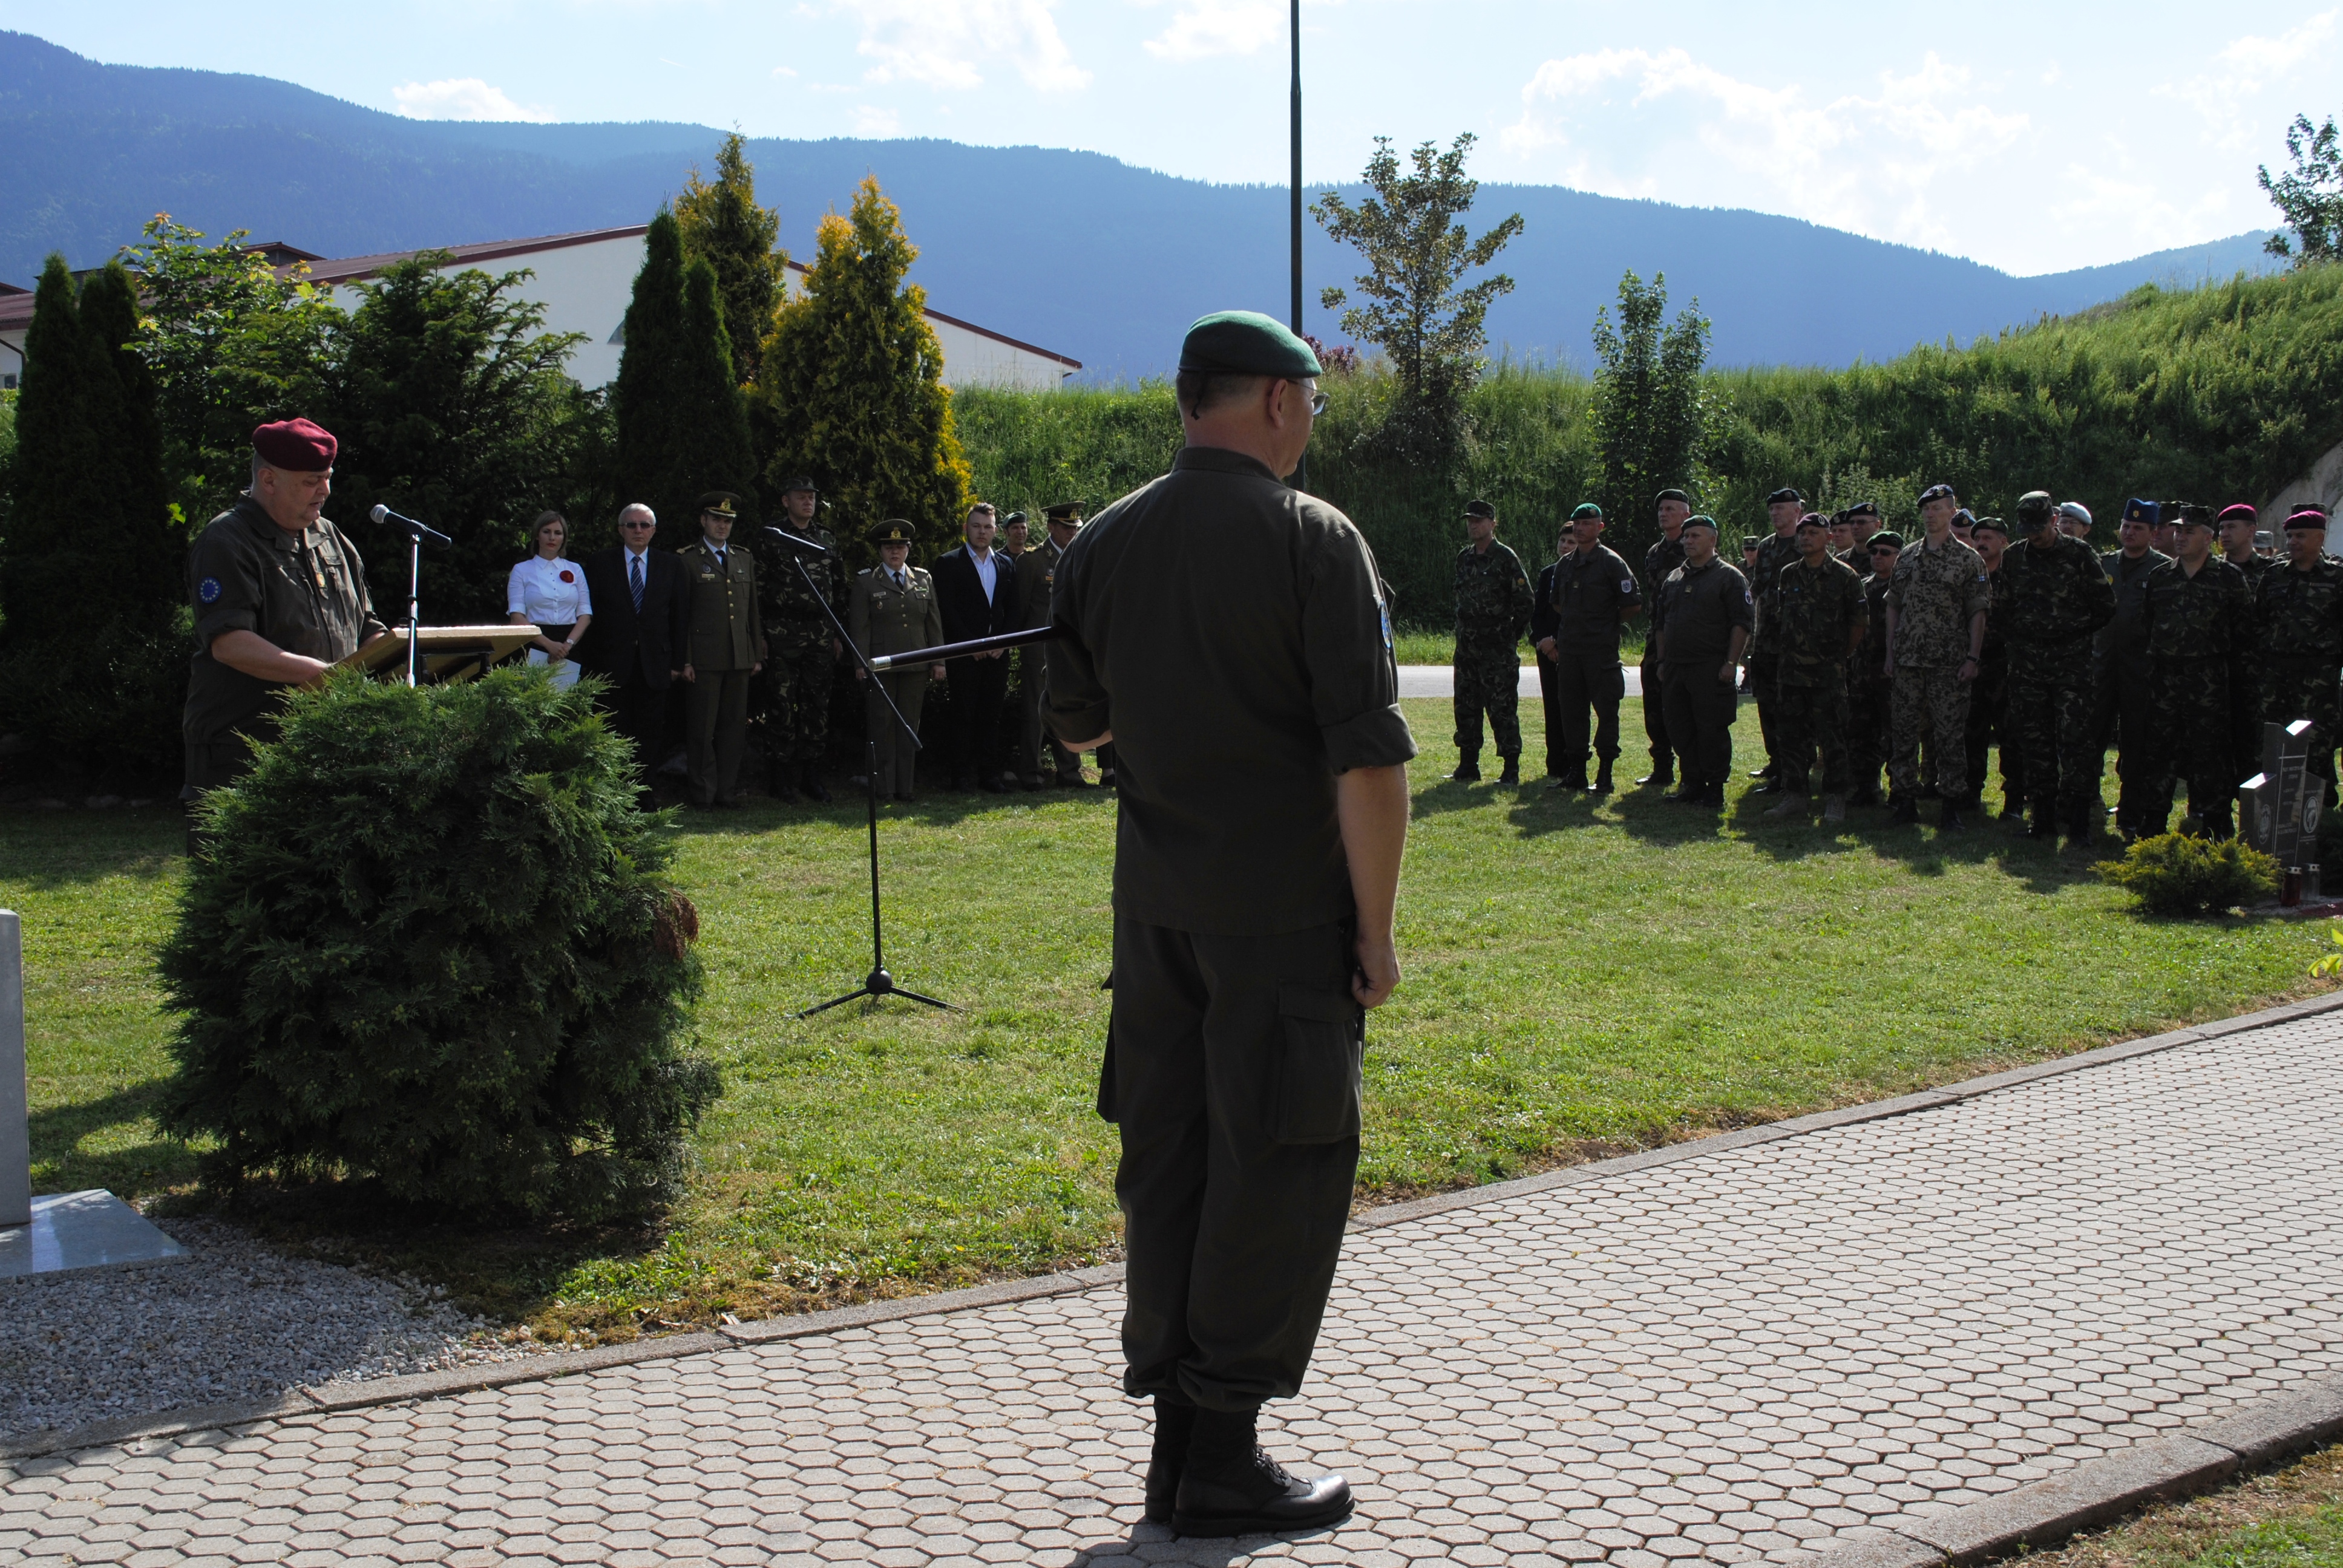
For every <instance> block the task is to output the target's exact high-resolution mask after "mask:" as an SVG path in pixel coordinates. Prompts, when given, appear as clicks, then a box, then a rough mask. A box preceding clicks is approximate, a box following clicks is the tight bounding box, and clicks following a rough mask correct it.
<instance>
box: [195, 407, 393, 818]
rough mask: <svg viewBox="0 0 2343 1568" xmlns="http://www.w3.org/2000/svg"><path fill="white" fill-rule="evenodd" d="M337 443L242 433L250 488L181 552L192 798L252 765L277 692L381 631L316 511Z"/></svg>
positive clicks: (314, 433)
mask: <svg viewBox="0 0 2343 1568" xmlns="http://www.w3.org/2000/svg"><path fill="white" fill-rule="evenodd" d="M339 450H340V443H338V442H337V441H336V440H335V439H334V437H333V433H332V432H331V431H328V430H327V429H325V428H324V427H320V426H317V425H313V424H311V423H310V422H309V421H308V420H307V419H287V420H282V421H279V422H277V423H276V424H272V425H263V426H261V427H259V428H258V429H256V430H255V431H254V432H253V433H252V484H251V487H250V488H248V489H246V491H245V492H244V495H243V496H242V497H241V498H239V499H238V500H237V501H236V505H235V506H233V507H230V508H228V509H227V510H226V511H225V512H222V513H221V514H220V515H219V516H218V517H216V518H213V519H212V520H211V521H210V522H209V523H207V524H206V525H205V526H204V531H203V533H202V534H201V535H200V536H198V537H197V538H196V548H194V549H193V550H191V551H189V552H188V555H187V590H188V593H187V597H188V598H189V600H190V601H191V603H192V606H193V608H194V610H195V615H196V657H195V661H194V663H193V665H192V666H191V667H190V668H189V669H188V672H187V702H186V709H184V710H183V713H182V717H181V719H180V737H181V739H182V740H183V742H184V743H185V745H186V753H187V762H186V789H183V790H182V791H181V792H180V796H179V798H180V799H183V800H186V801H191V802H192V801H193V800H194V799H196V797H198V796H200V795H201V794H203V792H204V791H205V790H206V789H216V788H217V787H219V786H220V785H223V784H233V783H234V782H236V779H240V778H242V777H243V776H244V773H245V770H246V769H249V768H250V767H251V766H252V742H253V741H254V740H256V739H265V738H266V736H267V735H269V734H270V733H271V732H272V731H274V729H276V725H277V719H276V713H275V703H276V699H277V693H279V692H281V691H283V690H284V689H286V688H287V687H307V686H314V685H316V684H317V681H318V680H319V679H320V678H322V677H323V676H324V675H325V673H326V671H327V669H329V668H332V667H333V666H334V665H335V664H337V663H338V662H339V661H340V660H342V659H345V658H348V657H349V656H350V655H351V654H353V653H356V652H357V650H358V649H359V648H363V647H365V646H366V645H367V644H368V643H370V642H376V641H378V640H380V639H381V638H386V637H388V636H389V635H390V631H389V628H387V627H385V626H384V625H383V624H382V622H381V621H380V620H379V619H377V618H376V616H375V613H374V599H373V597H372V596H371V595H370V594H369V593H368V592H367V579H366V563H365V562H364V561H362V560H360V559H359V558H358V552H357V549H356V548H354V547H353V546H352V545H351V544H350V541H349V540H347V539H346V538H343V537H342V531H341V529H339V528H336V527H334V525H333V524H331V523H329V522H327V520H326V518H325V517H324V511H325V506H326V498H327V496H329V495H331V494H332V493H333V488H334V457H335V455H336V454H337V452H338V451H339Z"/></svg>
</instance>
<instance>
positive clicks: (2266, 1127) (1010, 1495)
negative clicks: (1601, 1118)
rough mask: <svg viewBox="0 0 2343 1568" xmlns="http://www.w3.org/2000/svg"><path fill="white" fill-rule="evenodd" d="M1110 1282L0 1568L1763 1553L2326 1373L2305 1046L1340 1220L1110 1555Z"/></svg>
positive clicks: (233, 1481) (145, 1494)
mask: <svg viewBox="0 0 2343 1568" xmlns="http://www.w3.org/2000/svg"><path fill="white" fill-rule="evenodd" d="M1120 1308H1121V1298H1120V1292H1118V1291H1116V1290H1114V1289H1113V1288H1111V1287H1107V1288H1101V1289H1096V1290H1092V1291H1091V1292H1087V1293H1082V1294H1076V1295H1070V1296H1063V1297H1059V1298H1055V1299H1051V1300H1041V1301H1031V1302H1022V1303H1020V1304H1015V1305H1009V1306H1001V1307H994V1308H989V1309H985V1310H981V1311H970V1312H960V1313H956V1314H952V1315H948V1316H940V1317H930V1318H925V1319H910V1320H905V1321H900V1322H893V1323H888V1324H882V1325H879V1326H875V1327H871V1328H866V1329H860V1330H854V1331H850V1332H838V1333H832V1334H826V1335H823V1336H820V1337H816V1338H809V1339H802V1340H796V1341H789V1342H777V1343H771V1344H767V1345H760V1346H744V1347H741V1348H739V1349H736V1350H729V1351H723V1352H716V1353H709V1354H703V1355H698V1356H692V1357H689V1358H684V1359H678V1360H670V1361H657V1362H642V1363H639V1364H636V1365H632V1366H627V1367H618V1368H613V1369H610V1370H608V1371H604V1372H594V1373H589V1374H585V1375H580V1376H576V1377H571V1378H567V1379H563V1380H560V1381H558V1382H548V1383H534V1384H522V1385H517V1386H513V1387H509V1388H506V1389H502V1390H493V1391H488V1392H477V1393H471V1394H467V1395H463V1396H461V1397H457V1398H450V1399H442V1400H438V1401H435V1402H427V1403H421V1404H414V1405H405V1406H388V1407H384V1408H380V1409H376V1410H370V1411H362V1412H350V1413H344V1414H337V1415H316V1416H308V1417H303V1418H297V1419H292V1420H287V1421H282V1422H268V1423H262V1424H259V1425H256V1426H252V1427H247V1428H244V1429H240V1430H237V1431H234V1432H208V1433H197V1434H192V1435H187V1436H182V1437H172V1438H157V1439H150V1440H146V1441H143V1442H134V1443H130V1444H126V1445H119V1446H114V1447H107V1448H103V1449H96V1450H92V1451H88V1452H81V1453H73V1454H58V1455H54V1456H51V1457H48V1458H45V1459H29V1460H20V1461H17V1462H15V1464H14V1465H13V1466H10V1467H5V1468H0V1560H5V1561H7V1562H16V1561H27V1562H44V1561H55V1560H59V1559H63V1560H65V1561H81V1562H114V1561H120V1562H125V1563H141V1564H143V1563H190V1562H204V1563H226V1562H228V1561H230V1560H234V1561H237V1562H243V1563H256V1562H266V1561H279V1560H281V1561H285V1562H288V1563H336V1564H341V1563H373V1562H380V1561H397V1562H432V1563H439V1562H445V1563H458V1564H460V1563H488V1562H490V1561H497V1562H500V1563H515V1562H524V1561H543V1562H558V1563H596V1562H608V1563H652V1562H659V1561H678V1560H680V1561H689V1562H713V1563H800V1562H802V1563H814V1562H819V1561H830V1562H851V1563H880V1564H889V1563H907V1564H908V1563H935V1562H946V1563H970V1562H989V1563H1049V1564H1068V1565H1071V1564H1076V1563H1114V1562H1128V1561H1134V1560H1135V1561H1148V1562H1167V1561H1168V1562H1182V1563H1214V1564H1225V1563H1234V1562H1241V1561H1252V1560H1256V1559H1270V1558H1293V1559H1298V1560H1301V1561H1304V1562H1343V1563H1361V1564H1373V1563H1401V1562H1406V1561H1413V1560H1423V1559H1436V1560H1442V1561H1451V1562H1457V1563H1521V1564H1527V1563H1554V1562H1557V1561H1562V1562H1573V1563H1594V1562H1603V1563H1616V1564H1619V1565H1620V1568H1662V1565H1663V1564H1665V1563H1669V1562H1671V1561H1674V1560H1681V1559H1693V1558H1704V1559H1707V1560H1710V1561H1714V1562H1718V1563H1744V1562H1750V1561H1755V1560H1765V1561H1769V1562H1775V1563H1786V1564H1801V1563H1809V1562H1811V1561H1812V1559H1813V1556H1814V1551H1815V1547H1816V1546H1817V1545H1818V1544H1819V1543H1824V1542H1825V1541H1827V1540H1829V1539H1830V1538H1832V1537H1834V1536H1846V1535H1850V1534H1852V1535H1861V1534H1864V1533H1866V1531H1867V1530H1868V1529H1869V1527H1871V1526H1874V1525H1875V1524H1877V1523H1880V1522H1883V1521H1892V1520H1895V1519H1896V1518H1898V1517H1899V1516H1908V1515H1910V1514H1921V1513H1932V1512H1938V1511H1942V1510H1944V1509H1946V1508H1949V1507H1952V1506H1955V1505H1957V1504H1960V1503H1967V1502H1972V1501H1976V1500H1978V1499H1982V1498H1985V1497H1988V1496H1991V1495H1993V1494H1995V1493H2001V1492H2005V1491H2007V1490H2009V1489H2011V1488H2014V1487H2016V1486H2018V1485H2020V1484H2022V1483H2026V1482H2027V1481H2030V1480H2035V1479H2038V1478H2040V1477H2043V1476H2045V1475H2047V1474H2050V1473H2054V1472H2056V1471H2058V1470H2061V1469H2063V1468H2065V1467H2067V1466H2071V1465H2073V1464H2075V1463H2077V1462H2079V1461H2083V1460H2087V1459H2091V1458H2094V1457H2097V1456H2099V1455H2102V1454H2106V1453H2108V1452H2113V1451H2116V1450H2119V1449H2121V1448H2123V1447H2125V1446H2126V1445H2127V1444H2130V1443H2133V1442H2137V1441H2139V1440H2141V1439H2143V1438H2146V1437H2149V1436H2153V1435H2156V1434H2159V1433H2164V1432H2170V1431H2173V1430H2175V1429H2177V1428H2179V1427H2182V1426H2184V1425H2186V1424H2187V1423H2189V1422H2193V1421H2198V1420H2202V1419H2205V1418H2207V1417H2210V1416H2214V1415H2217V1414H2219V1413H2222V1412H2227V1411H2229V1410H2232V1409H2234V1408H2236V1407H2237V1405H2238V1404H2239V1403H2240V1402H2248V1401H2251V1400H2253V1399H2255V1398H2257V1397H2258V1396H2261V1395H2264V1394H2266V1393H2268V1392H2273V1391H2276V1390H2279V1389H2283V1388H2285V1387H2288V1385H2289V1384H2291V1383H2294V1382H2299V1381H2300V1380H2302V1379H2303V1378H2305V1377H2307V1376H2309V1375H2313V1374H2318V1373H2325V1372H2333V1371H2336V1370H2337V1369H2338V1368H2343V1014H2330V1015H2325V1016H2319V1017H2313V1018H2308V1019H2304V1020H2298V1021H2294V1022H2288V1023H2282V1024H2278V1025H2275V1026H2271V1027H2266V1028H2259V1029H2255V1030H2249V1031H2247V1032H2241V1033H2237V1034H2234V1035H2230V1036H2227V1037H2225V1038H2220V1039H2217V1040H2210V1041H2206V1042H2200V1043H2196V1044H2190V1045H2185V1046H2182V1047H2180V1048H2177V1049H2174V1050H2167V1051H2163V1052H2160V1053H2157V1054H2148V1055H2140V1056H2137V1057H2133V1058H2131V1059H2129V1060H2120V1061H2115V1062H2110V1063H2107V1064H2102V1065H2097V1066H2093V1067H2089V1068H2087V1069H2085V1070H2077V1071H2074V1072H2070V1073H2066V1074H2063V1075H2057V1076H2048V1077H2042V1078H2038V1079H2036V1080H2035V1081H2030V1082H2026V1083H2023V1084H2020V1085H2018V1086H2016V1087H2011V1088H2006V1089H2001V1090H1997V1091H1994V1092H1991V1093H1986V1094H1983V1095H1980V1096H1978V1097H1976V1098H1973V1099H1967V1100H1964V1101H1958V1102H1956V1103H1954V1104H1950V1105H1946V1106H1944V1107H1942V1108H1939V1109H1933V1110H1924V1111H1916V1112H1914V1113H1912V1114H1906V1115H1902V1116H1898V1117H1895V1118H1892V1119H1889V1120H1882V1121H1868V1122H1863V1123H1859V1124H1854V1125H1844V1126H1839V1127H1836V1128H1834V1129H1831V1130H1827V1131H1811V1132H1805V1133H1803V1134H1800V1135H1797V1136H1790V1137H1784V1138H1780V1139H1778V1140H1777V1141H1770V1142H1756V1143H1750V1144H1745V1145H1744V1146H1741V1147H1737V1148H1727V1149H1723V1150H1719V1151H1714V1152H1707V1153H1702V1154H1699V1155H1697V1156H1695V1157H1693V1158H1687V1159H1681V1160H1676V1161H1673V1162H1657V1163H1653V1164H1650V1165H1648V1166H1646V1167H1644V1168H1643V1169H1634V1170H1624V1171H1623V1170H1617V1169H1614V1170H1611V1171H1604V1172H1599V1173H1596V1174H1594V1175H1593V1176H1591V1177H1590V1178H1588V1179H1586V1180H1584V1181H1577V1182H1575V1183H1574V1184H1570V1185H1564V1186H1557V1187H1553V1188H1550V1189H1548V1190H1545V1191H1534V1192H1527V1193H1522V1194H1517V1195H1514V1196H1512V1197H1499V1198H1496V1199H1493V1200H1492V1201H1485V1202H1482V1203H1478V1204H1475V1205H1473V1206H1471V1207H1463V1208H1457V1209H1453V1210H1451V1211H1447V1212H1444V1213H1438V1214H1435V1215H1433V1216H1430V1217H1427V1218H1423V1219H1417V1220H1409V1221H1402V1222H1399V1223H1394V1224H1390V1225H1386V1226H1383V1227H1380V1228H1377V1229H1373V1230H1364V1231H1357V1232H1354V1234H1353V1237H1352V1239H1351V1242H1350V1245H1349V1246H1348V1248H1347V1249H1346V1251H1345V1253H1344V1257H1343V1261H1342V1271H1341V1275H1340V1278H1339V1282H1338V1283H1337V1286H1336V1290H1335V1295H1334V1300H1333V1303H1332V1312H1331V1314H1330V1316H1329V1320H1328V1322H1327V1327H1326V1333H1325V1337H1324V1341H1323V1342H1322V1346H1321V1349H1320V1352H1319V1356H1318V1360H1317V1363H1316V1366H1315V1367H1314V1368H1313V1370H1312V1380H1311V1382H1310V1383H1309V1385H1308V1388H1307V1390H1306V1391H1305V1392H1306V1393H1307V1395H1308V1397H1307V1398H1306V1399H1303V1400H1300V1401H1296V1402H1292V1403H1291V1404H1288V1405H1285V1406H1283V1407H1281V1409H1280V1412H1279V1415H1280V1424H1281V1425H1282V1428H1283V1432H1282V1436H1280V1437H1278V1438H1277V1439H1276V1440H1275V1441H1276V1442H1277V1443H1278V1446H1279V1448H1280V1451H1281V1452H1283V1453H1285V1454H1286V1455H1287V1456H1288V1457H1289V1458H1294V1457H1299V1458H1301V1459H1302V1462H1303V1463H1304V1464H1305V1465H1309V1464H1317V1465H1324V1466H1329V1467H1334V1468H1339V1469H1341V1470H1342V1471H1343V1472H1344V1473H1346V1474H1348V1475H1350V1476H1351V1477H1352V1478H1353V1481H1354V1483H1356V1484H1357V1485H1358V1487H1359V1490H1360V1493H1361V1495H1362V1498H1363V1506H1362V1510H1361V1513H1360V1514H1359V1516H1358V1517H1357V1518H1356V1519H1355V1520H1354V1521H1353V1523H1350V1524H1349V1525H1347V1526H1345V1527H1343V1528H1342V1529H1341V1530H1339V1531H1336V1532H1333V1533H1330V1534H1326V1535H1321V1536H1318V1537H1313V1538H1302V1539H1299V1540H1291V1541H1262V1540H1252V1541H1246V1542H1239V1543H1204V1542H1176V1543H1175V1542H1170V1541H1167V1540H1166V1539H1165V1533H1164V1532H1163V1531H1161V1530H1158V1529H1153V1528H1151V1527H1146V1526H1141V1525H1139V1524H1137V1523H1136V1522H1137V1516H1138V1504H1139V1492H1138V1484H1137V1483H1138V1477H1139V1469H1140V1466H1141V1462H1143V1459H1144V1455H1145V1450H1146V1439H1145V1434H1144V1432H1143V1430H1142V1425H1141V1412H1139V1410H1138V1409H1137V1408H1136V1407H1134V1406H1133V1405H1131V1404H1130V1403H1129V1402H1126V1401H1124V1400H1123V1399H1122V1398H1121V1397H1120V1395H1119V1394H1118V1393H1117V1392H1116V1387H1115V1371H1116V1357H1115V1323H1116V1317H1117V1314H1118V1312H1119V1311H1120Z"/></svg>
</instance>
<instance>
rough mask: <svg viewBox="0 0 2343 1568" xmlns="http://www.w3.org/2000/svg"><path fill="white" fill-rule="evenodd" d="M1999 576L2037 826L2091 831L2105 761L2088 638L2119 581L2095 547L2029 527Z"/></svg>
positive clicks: (2109, 616)
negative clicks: (2096, 737)
mask: <svg viewBox="0 0 2343 1568" xmlns="http://www.w3.org/2000/svg"><path fill="white" fill-rule="evenodd" d="M2048 504H2049V502H2048V498H2047V497H2045V498H2043V505H2044V506H2045V507H2047V506H2048ZM2000 576H2001V579H2002V580H2001V585H2000V590H1999V593H1998V595H1997V598H1999V599H2002V600H2006V604H2004V605H2003V606H2002V607H2001V608H2000V614H2001V618H2002V626H2003V628H2004V630H2005V631H2006V635H2007V637H2008V638H2009V712H2010V719H2011V725H2010V728H2011V729H2014V730H2015V731H2016V737H2017V745H2018V750H2019V752H2020V754H2021V755H2022V756H2023V758H2024V759H2025V790H2026V799H2027V800H2028V801H2029V802H2030V804H2031V807H2032V809H2033V816H2034V831H2035V833H2036V836H2038V837H2046V836H2048V835H2049V834H2050V833H2052V832H2055V831H2056V824H2061V823H2063V824H2064V825H2065V828H2066V831H2067V833H2068V834H2069V835H2071V836H2073V837H2075V838H2077V839H2087V838H2089V837H2090V834H2091V828H2092V822H2091V819H2092V817H2093V816H2094V815H2095V814H2096V813H2097V810H2098V805H2099V772H2100V766H2101V765H2100V762H2099V753H2097V751H2095V750H2094V749H2092V746H2091V641H2092V638H2093V637H2094V636H2095V635H2096V634H2097V632H2098V630H2099V628H2102V627H2104V626H2107V624H2109V623H2110V622H2112V621H2113V620H2114V619H2115V618H2116V590H2115V585H2114V584H2112V583H2110V582H2109V581H2108V580H2107V569H2106V568H2104V567H2102V566H2101V565H2100V564H2099V558H2098V557H2097V556H2096V555H2094V554H2092V553H2091V547H2090V546H2088V545H2087V544H2085V543H2084V542H2083V541H2082V540H2080V539H2077V538H2069V537H2068V536H2066V535H2065V534H2058V533H2054V534H2052V535H2051V536H2050V538H2049V541H2048V542H2047V543H2045V542H2043V539H2042V536H2041V535H2039V534H2029V535H2028V536H2027V537H2026V538H2023V539H2020V540H2018V541H2017V542H2016V543H2015V544H2013V545H2011V546H2010V547H2009V549H2008V551H2007V553H2006V554H2005V555H2004V556H2003V557H2002V565H2001V573H2000ZM2003 745H2004V747H2005V748H2006V747H2007V745H2008V741H2007V740H2006V739H2005V740H2004V741H2003ZM1979 770H1980V771H1982V767H1981V766H1980V769H1979ZM2054 814H2055V815H2054Z"/></svg>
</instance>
